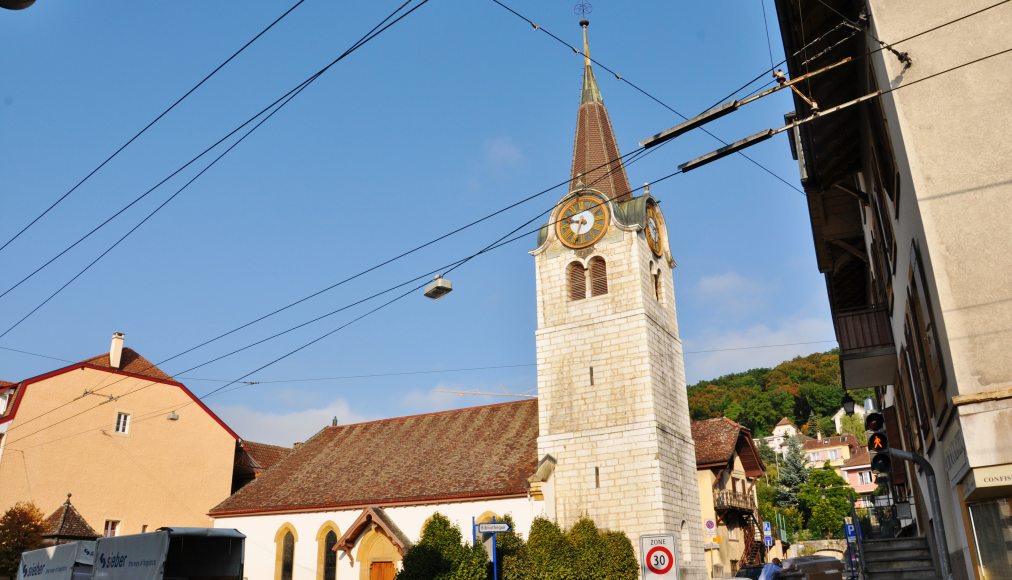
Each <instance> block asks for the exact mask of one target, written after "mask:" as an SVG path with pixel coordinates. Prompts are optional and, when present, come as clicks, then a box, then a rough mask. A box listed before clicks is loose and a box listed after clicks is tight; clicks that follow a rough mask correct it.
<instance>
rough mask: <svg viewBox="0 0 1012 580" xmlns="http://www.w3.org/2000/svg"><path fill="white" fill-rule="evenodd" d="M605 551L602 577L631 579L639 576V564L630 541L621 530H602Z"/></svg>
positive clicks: (614, 579)
mask: <svg viewBox="0 0 1012 580" xmlns="http://www.w3.org/2000/svg"><path fill="white" fill-rule="evenodd" d="M604 545H605V551H606V552H607V554H608V557H607V559H606V560H605V563H604V577H605V578H607V580H632V579H635V578H639V577H640V565H639V562H637V561H636V553H635V552H633V545H632V542H630V541H629V536H627V535H625V534H623V533H622V532H604Z"/></svg>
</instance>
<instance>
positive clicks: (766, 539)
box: [763, 536, 773, 548]
mask: <svg viewBox="0 0 1012 580" xmlns="http://www.w3.org/2000/svg"><path fill="white" fill-rule="evenodd" d="M763 542H765V543H766V547H767V548H772V547H773V536H763Z"/></svg>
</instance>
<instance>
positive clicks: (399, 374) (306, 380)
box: [178, 338, 836, 386]
mask: <svg viewBox="0 0 1012 580" xmlns="http://www.w3.org/2000/svg"><path fill="white" fill-rule="evenodd" d="M831 342H836V339H835V338H833V339H827V340H809V341H804V342H782V343H777V344H750V345H747V346H734V347H728V348H710V349H706V350H687V351H684V352H682V354H683V355H684V354H704V353H712V352H732V351H739V350H755V349H763V348H780V347H785V346H804V345H809V344H828V343H831ZM623 358H632V357H623ZM637 358H639V357H637ZM536 366H538V365H537V363H515V364H506V365H489V366H477V367H456V368H448V369H425V370H413V371H397V372H389V373H361V374H357V375H338V376H333V377H313V378H300V379H271V380H266V381H244V383H245V384H248V385H250V386H252V385H277V384H285V383H322V382H327V381H350V380H356V379H377V378H386V377H403V376H411V375H438V374H444V373H466V372H473V371H489V370H501V369H517V368H530V367H536ZM178 378H179V380H186V381H198V382H208V383H227V382H229V379H209V378H204V377H178Z"/></svg>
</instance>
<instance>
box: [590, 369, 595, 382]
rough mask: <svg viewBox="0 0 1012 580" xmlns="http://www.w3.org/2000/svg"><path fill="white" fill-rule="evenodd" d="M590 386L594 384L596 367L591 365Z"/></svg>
mask: <svg viewBox="0 0 1012 580" xmlns="http://www.w3.org/2000/svg"><path fill="white" fill-rule="evenodd" d="M590 386H594V367H590Z"/></svg>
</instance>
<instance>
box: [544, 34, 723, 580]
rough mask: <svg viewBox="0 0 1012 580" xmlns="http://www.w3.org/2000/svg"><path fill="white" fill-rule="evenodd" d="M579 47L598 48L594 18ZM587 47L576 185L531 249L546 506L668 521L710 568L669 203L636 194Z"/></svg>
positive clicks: (623, 526) (645, 526)
mask: <svg viewBox="0 0 1012 580" xmlns="http://www.w3.org/2000/svg"><path fill="white" fill-rule="evenodd" d="M588 24H589V23H588V22H587V21H586V20H584V21H582V22H581V23H580V25H581V26H582V27H583V41H584V53H585V54H587V55H589V47H588V44H587V25H588ZM619 156H620V154H619V151H618V145H617V142H616V140H615V135H614V133H613V131H612V126H611V121H610V119H609V118H608V112H607V110H606V109H605V106H604V101H603V99H602V97H601V91H600V89H599V88H598V86H597V81H596V80H595V79H594V71H593V70H592V68H591V62H590V57H589V56H587V57H586V59H585V61H584V71H583V90H582V94H581V99H580V108H579V113H578V114H577V126H576V140H575V144H574V147H573V167H572V180H571V182H570V191H569V193H567V195H566V196H565V197H563V198H562V200H561V201H560V202H559V203H558V204H557V205H556V208H555V210H554V211H553V212H552V215H551V217H550V218H549V221H548V224H546V225H545V226H544V227H542V229H541V232H540V234H539V236H538V247H537V248H536V249H535V250H533V251H532V252H531V254H532V255H533V256H534V260H535V271H536V277H537V301H538V304H537V313H538V329H537V332H536V342H537V362H538V405H539V429H540V430H539V437H538V453H539V457H541V458H542V461H541V464H540V466H539V475H538V476H536V478H537V479H540V480H541V481H543V482H544V483H543V484H542V489H544V491H545V493H544V497H545V501H546V504H547V511H548V514H549V516H550V517H554V519H556V521H558V522H559V523H560V524H561V525H563V526H570V525H572V524H573V523H574V522H575V521H576V520H577V519H579V518H580V517H581V516H583V515H588V516H590V517H591V518H593V519H594V521H595V522H596V523H597V524H598V526H600V527H603V528H609V529H613V530H622V531H623V532H625V533H626V534H628V535H629V537H630V538H631V539H632V540H633V544H634V545H635V546H636V549H637V551H638V550H639V545H638V538H639V536H640V535H641V534H652V533H671V534H673V535H674V536H675V541H676V543H677V544H678V552H679V554H678V560H679V562H678V565H679V568H680V569H682V570H683V572H682V576H681V577H683V578H704V577H705V576H706V575H705V569H704V561H703V546H702V528H701V522H700V515H699V489H698V484H697V479H696V458H695V448H694V445H693V442H692V436H691V429H690V424H689V409H688V402H687V396H686V390H685V370H684V366H683V362H682V343H681V341H680V339H679V337H678V321H677V318H676V316H675V295H674V288H673V284H672V270H673V268H674V265H675V261H674V259H673V258H672V256H671V250H670V248H669V246H668V236H667V229H666V228H665V223H664V217H663V215H662V213H661V210H660V207H659V206H658V204H657V202H656V200H654V198H653V197H651V195H650V193H649V191H645V192H644V193H643V195H640V196H633V194H632V192H631V189H632V188H631V187H630V186H629V180H628V177H627V176H626V172H625V167H624V166H623V164H622V162H621V160H620V158H619Z"/></svg>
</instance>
